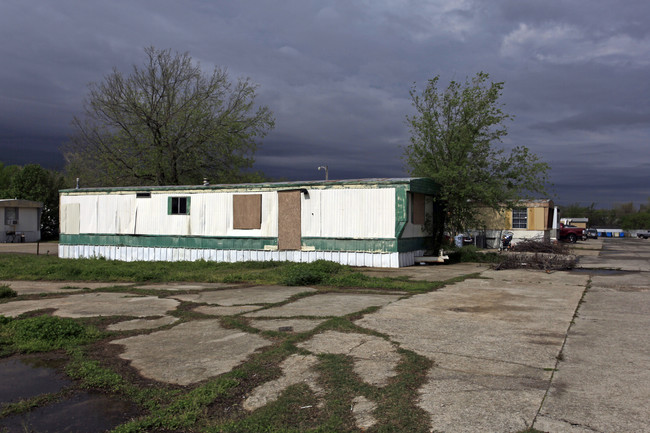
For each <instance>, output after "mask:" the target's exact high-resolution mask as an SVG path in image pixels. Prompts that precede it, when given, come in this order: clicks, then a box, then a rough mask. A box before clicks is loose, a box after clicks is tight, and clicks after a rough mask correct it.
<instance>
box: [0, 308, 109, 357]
mask: <svg viewBox="0 0 650 433" xmlns="http://www.w3.org/2000/svg"><path fill="white" fill-rule="evenodd" d="M0 317H2V316H0ZM100 336H101V333H100V332H99V331H98V330H97V329H96V328H94V327H90V326H85V325H83V324H81V323H79V322H77V321H75V320H73V319H66V318H60V317H54V316H37V317H29V318H25V319H7V318H3V319H2V320H0V342H1V343H3V344H2V345H3V346H5V347H4V348H3V351H4V350H7V351H11V350H13V351H17V352H23V353H31V352H48V351H52V350H57V349H62V348H67V347H73V346H77V345H80V344H85V343H88V342H90V341H93V340H95V339H97V338H99V337H100Z"/></svg>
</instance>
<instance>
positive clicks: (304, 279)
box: [281, 260, 343, 286]
mask: <svg viewBox="0 0 650 433" xmlns="http://www.w3.org/2000/svg"><path fill="white" fill-rule="evenodd" d="M341 269H343V266H342V265H340V264H338V263H334V262H328V261H327V260H316V261H315V262H312V263H293V264H291V265H289V266H287V267H286V268H285V269H284V272H283V273H284V276H283V278H282V281H281V282H282V284H286V285H287V286H306V285H310V284H322V283H325V282H326V281H327V280H328V279H329V278H330V277H331V276H333V275H336V274H338V273H339V272H340V271H341Z"/></svg>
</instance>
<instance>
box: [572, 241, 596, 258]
mask: <svg viewBox="0 0 650 433" xmlns="http://www.w3.org/2000/svg"><path fill="white" fill-rule="evenodd" d="M602 248H603V240H602V239H588V240H586V241H580V242H577V243H575V244H574V245H573V246H572V247H571V253H572V254H574V255H576V256H578V257H583V256H591V257H597V256H598V255H599V254H600V251H601V250H602Z"/></svg>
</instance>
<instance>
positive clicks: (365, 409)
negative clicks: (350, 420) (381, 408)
mask: <svg viewBox="0 0 650 433" xmlns="http://www.w3.org/2000/svg"><path fill="white" fill-rule="evenodd" d="M376 409H377V403H375V402H373V401H371V400H368V399H367V398H366V397H364V396H362V395H359V396H356V397H354V398H353V399H352V416H353V417H354V422H355V423H356V425H357V427H358V428H359V429H360V430H361V431H365V430H367V429H369V428H370V427H373V426H374V425H375V424H377V419H376V418H375V417H374V415H373V412H374V411H375V410H376Z"/></svg>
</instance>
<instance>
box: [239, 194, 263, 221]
mask: <svg viewBox="0 0 650 433" xmlns="http://www.w3.org/2000/svg"><path fill="white" fill-rule="evenodd" d="M261 227H262V194H246V195H243V194H241V195H233V196H232V228H233V229H243V230H252V229H259V228H261Z"/></svg>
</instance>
